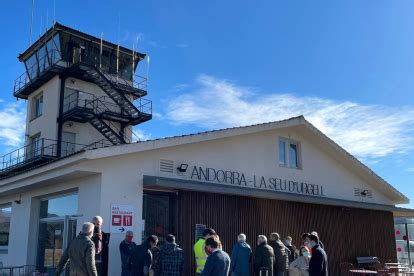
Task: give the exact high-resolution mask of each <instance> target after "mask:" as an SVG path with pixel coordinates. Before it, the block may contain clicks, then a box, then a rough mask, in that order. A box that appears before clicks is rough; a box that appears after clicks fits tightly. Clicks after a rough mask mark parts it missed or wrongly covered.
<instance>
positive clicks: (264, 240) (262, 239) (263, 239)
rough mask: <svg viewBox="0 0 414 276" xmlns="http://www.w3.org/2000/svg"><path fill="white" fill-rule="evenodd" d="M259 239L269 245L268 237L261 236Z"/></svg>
mask: <svg viewBox="0 0 414 276" xmlns="http://www.w3.org/2000/svg"><path fill="white" fill-rule="evenodd" d="M257 239H258V240H259V241H260V242H265V243H267V237H266V236H265V235H259V236H258V237H257Z"/></svg>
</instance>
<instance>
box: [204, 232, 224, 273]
mask: <svg viewBox="0 0 414 276" xmlns="http://www.w3.org/2000/svg"><path fill="white" fill-rule="evenodd" d="M220 248H221V243H220V240H219V239H218V237H217V236H214V237H212V238H208V239H207V240H206V243H205V249H206V251H207V254H208V257H207V261H206V265H205V266H204V269H203V272H202V273H201V276H228V275H229V272H230V257H229V255H227V253H226V252H224V251H223V250H221V249H220Z"/></svg>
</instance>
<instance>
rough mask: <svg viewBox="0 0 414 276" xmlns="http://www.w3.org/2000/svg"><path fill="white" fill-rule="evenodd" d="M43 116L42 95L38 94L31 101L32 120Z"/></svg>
mask: <svg viewBox="0 0 414 276" xmlns="http://www.w3.org/2000/svg"><path fill="white" fill-rule="evenodd" d="M42 114H43V93H40V94H39V95H37V96H36V97H34V98H33V100H32V120H33V119H36V118H37V117H40V116H42Z"/></svg>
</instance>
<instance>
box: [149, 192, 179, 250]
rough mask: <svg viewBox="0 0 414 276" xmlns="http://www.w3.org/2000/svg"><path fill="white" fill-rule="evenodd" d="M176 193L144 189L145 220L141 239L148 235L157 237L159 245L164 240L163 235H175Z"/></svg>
mask: <svg viewBox="0 0 414 276" xmlns="http://www.w3.org/2000/svg"><path fill="white" fill-rule="evenodd" d="M176 201H177V200H176V194H175V193H167V192H153V191H144V201H143V214H142V218H143V219H144V221H145V227H144V233H143V235H142V238H143V239H146V238H147V237H148V236H150V235H156V236H157V237H158V238H159V245H160V246H162V245H163V243H164V242H165V240H164V239H165V236H166V235H168V234H173V235H175V236H177V233H176V231H177V227H176V221H177V212H176V206H177V203H176Z"/></svg>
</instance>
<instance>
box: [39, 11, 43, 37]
mask: <svg viewBox="0 0 414 276" xmlns="http://www.w3.org/2000/svg"><path fill="white" fill-rule="evenodd" d="M42 27H43V16H40V28H39V37H40V36H41V35H42Z"/></svg>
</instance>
